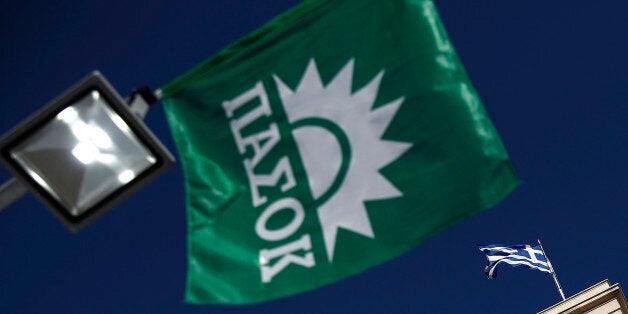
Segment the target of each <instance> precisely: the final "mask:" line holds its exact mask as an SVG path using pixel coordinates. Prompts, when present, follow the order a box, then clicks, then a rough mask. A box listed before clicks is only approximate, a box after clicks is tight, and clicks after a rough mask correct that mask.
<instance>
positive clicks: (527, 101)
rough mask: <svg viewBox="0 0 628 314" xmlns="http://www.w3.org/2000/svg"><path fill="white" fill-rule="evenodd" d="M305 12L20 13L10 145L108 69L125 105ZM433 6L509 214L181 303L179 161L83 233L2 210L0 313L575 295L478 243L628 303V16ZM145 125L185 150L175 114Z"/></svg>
mask: <svg viewBox="0 0 628 314" xmlns="http://www.w3.org/2000/svg"><path fill="white" fill-rule="evenodd" d="M298 2H299V1H266V0H264V1H262V0H235V1H234V0H231V1H183V2H182V1H159V0H157V1H130V2H129V1H113V2H105V1H98V2H96V1H63V2H62V3H57V4H55V3H54V2H53V1H15V2H12V3H5V4H4V5H3V10H1V11H0V45H1V46H2V48H1V49H0V91H1V93H0V133H3V132H6V131H8V130H9V129H10V128H12V127H13V126H14V125H16V124H17V123H18V122H20V121H21V120H22V119H24V118H26V117H27V116H28V115H29V114H30V113H32V112H33V111H35V110H37V109H38V108H39V107H40V106H42V105H43V104H45V103H47V102H48V101H49V100H51V99H52V98H54V97H55V96H57V95H58V94H59V93H61V92H62V91H63V90H65V88H67V87H68V86H70V85H71V84H73V83H75V82H76V81H78V80H79V79H80V78H82V77H83V76H84V75H86V74H87V73H89V72H90V71H92V70H94V69H99V70H100V71H101V72H103V73H104V74H105V76H107V77H108V79H109V80H110V82H111V83H112V84H113V85H114V86H116V88H117V89H118V90H119V91H120V93H122V94H127V93H128V92H129V91H131V90H132V89H133V88H134V87H137V86H140V85H150V86H152V87H155V88H156V87H160V86H162V85H164V84H166V83H168V82H170V81H171V80H173V79H174V78H176V77H177V76H179V75H180V74H183V73H184V72H185V71H187V70H188V69H190V68H191V67H192V66H194V65H196V64H197V63H198V62H200V61H202V60H203V59H205V58H207V57H209V56H211V55H212V54H214V53H216V52H218V51H219V50H220V49H221V48H222V47H224V46H226V45H227V44H229V43H230V42H232V41H234V40H236V39H238V38H240V37H241V36H244V35H245V34H247V33H249V32H251V31H253V30H254V29H255V28H257V27H258V26H260V25H262V24H263V23H264V22H265V21H267V20H269V19H271V18H272V17H274V16H276V15H277V14H279V13H280V12H282V11H284V10H285V9H287V8H289V7H291V6H293V5H295V4H297V3H298ZM435 3H436V6H437V8H438V9H439V11H440V14H441V18H442V20H443V22H444V24H445V26H446V27H447V29H448V32H449V36H450V38H451V40H452V41H453V43H454V45H455V47H456V49H457V51H458V53H459V55H460V58H461V59H462V61H463V63H464V64H465V67H466V69H467V72H468V74H469V76H470V78H471V80H472V81H473V83H474V85H475V87H476V89H477V90H478V92H479V94H480V96H481V98H482V99H483V102H484V104H485V107H486V109H487V111H488V113H489V115H490V116H491V118H492V120H493V123H494V124H495V126H496V127H497V129H498V130H499V132H500V134H501V136H502V139H503V141H504V143H505V146H506V147H507V149H508V151H509V153H510V155H511V158H512V161H513V164H514V166H515V169H516V171H517V174H518V176H519V177H520V179H521V180H522V182H523V184H522V185H521V187H520V188H519V189H517V190H516V191H515V192H514V193H513V194H512V195H511V196H509V197H508V198H506V200H505V201H503V202H502V203H500V204H499V205H498V206H496V207H494V208H492V209H489V210H487V211H485V212H483V213H480V214H478V215H476V216H474V217H472V218H470V219H468V220H466V221H464V222H462V223H460V224H458V225H456V226H454V227H453V228H451V229H449V230H446V231H444V232H442V233H441V234H439V235H437V236H435V237H434V238H432V239H430V240H428V241H427V242H425V243H424V244H422V245H420V246H418V247H416V248H415V249H413V250H411V251H410V252H408V253H407V254H405V255H403V256H401V257H399V258H397V259H395V260H393V261H391V262H389V263H386V264H383V265H380V266H377V267H375V268H373V269H371V270H368V271H366V272H364V273H362V274H360V275H357V276H354V277H351V278H349V279H346V280H343V281H341V282H338V283H335V284H332V285H329V286H327V287H324V288H321V289H318V290H314V291H311V292H308V293H304V294H301V295H297V296H294V297H289V298H285V299H280V300H277V301H273V302H269V303H264V304H258V305H252V306H243V307H234V306H197V305H190V304H185V303H184V302H183V301H182V300H183V293H184V283H185V271H186V249H185V243H186V242H185V241H186V239H185V237H186V222H185V207H184V191H183V177H182V171H181V168H180V165H176V166H175V167H173V168H172V169H171V170H170V171H169V172H167V173H166V174H165V175H163V176H162V177H160V178H159V179H158V180H156V181H154V182H153V183H151V184H150V185H149V186H148V187H146V188H145V189H143V190H141V191H140V192H139V193H137V194H135V195H133V196H132V197H131V198H130V199H128V200H126V201H125V202H123V203H122V204H121V205H119V206H118V207H116V208H115V209H113V210H112V211H110V212H108V213H107V214H106V215H104V216H103V217H102V218H101V219H100V220H99V221H97V222H96V223H94V224H93V225H91V226H89V227H88V228H86V229H85V230H83V231H82V232H81V233H79V234H72V233H70V232H69V231H67V230H66V228H65V227H64V226H63V225H62V224H61V223H60V222H58V221H57V220H56V218H55V217H54V216H53V215H51V214H50V213H49V212H48V211H47V210H46V209H45V207H44V206H43V205H41V204H40V203H39V202H38V201H36V199H35V198H34V197H33V196H30V195H28V196H26V197H24V198H23V199H21V200H19V201H18V202H16V203H14V204H13V205H12V206H10V207H9V208H7V209H6V210H5V211H3V212H2V213H0V312H1V313H252V312H286V313H322V312H325V313H335V312H337V313H353V312H367V313H533V312H536V311H539V310H541V309H543V308H545V307H547V306H550V305H552V304H553V303H555V302H557V301H559V299H560V296H559V294H558V292H557V290H556V288H555V286H554V283H553V282H552V279H551V276H549V275H545V274H543V273H540V272H535V271H531V270H525V269H510V268H509V269H502V270H501V271H500V275H499V278H498V279H497V280H492V281H489V280H487V279H486V278H485V277H484V273H483V267H484V264H485V259H484V256H483V255H482V254H481V253H480V252H479V251H478V250H477V248H476V246H475V245H476V243H492V242H503V243H525V242H528V243H533V242H535V241H536V239H539V238H540V239H541V240H542V241H543V245H544V247H545V249H546V250H547V251H548V255H549V257H550V259H551V260H552V263H553V265H554V266H555V268H556V270H557V272H558V276H559V279H560V280H561V284H562V286H563V288H564V290H565V293H566V294H567V295H572V294H574V293H576V292H578V291H580V290H582V289H584V288H587V287H589V286H591V285H593V284H595V283H597V282H599V281H601V280H603V279H605V278H608V279H610V281H611V282H612V283H615V282H619V283H620V284H622V285H623V287H624V290H626V289H627V288H628V269H626V265H628V231H627V230H628V229H627V227H628V225H627V223H626V221H627V220H628V214H627V212H628V210H627V207H626V206H627V205H626V204H627V202H626V195H627V192H628V184H627V183H626V178H627V177H628V171H627V170H628V166H626V162H627V160H628V158H627V157H628V149H627V147H628V145H627V144H628V143H627V142H628V141H627V140H628V137H627V135H628V128H627V124H628V88H627V87H626V83H627V82H628V79H627V77H628V76H627V73H628V40H627V39H628V32H627V31H626V30H628V14H627V13H626V12H628V2H626V1H625V0H608V1H585V0H573V1H569V2H564V1H562V2H561V1H550V2H546V3H543V4H541V2H536V3H535V2H529V1H497V0H490V1H489V0H476V1H439V0H436V1H435ZM374 40H377V39H376V38H374ZM146 124H147V125H148V126H149V127H150V128H151V129H152V130H153V132H154V133H155V134H156V135H157V136H158V137H159V138H160V139H161V140H162V141H163V142H164V143H165V144H166V146H167V147H169V148H170V149H171V150H172V151H175V148H174V143H173V141H172V138H171V136H170V133H169V129H168V126H167V124H166V120H165V117H164V112H163V109H162V107H161V105H160V104H157V105H155V106H154V107H153V109H152V110H151V111H150V112H149V114H148V116H147V118H146ZM9 178H10V175H9V173H8V171H6V170H5V169H4V168H2V169H1V170H0V180H3V181H4V180H7V179H9Z"/></svg>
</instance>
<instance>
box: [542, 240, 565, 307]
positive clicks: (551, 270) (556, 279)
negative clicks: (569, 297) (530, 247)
mask: <svg viewBox="0 0 628 314" xmlns="http://www.w3.org/2000/svg"><path fill="white" fill-rule="evenodd" d="M537 241H539V246H540V247H541V251H542V252H543V256H545V259H546V260H547V266H549V269H550V272H552V277H554V282H555V283H556V287H557V288H558V292H559V293H560V296H561V297H562V298H563V300H565V293H563V288H561V287H560V283H558V277H556V272H555V271H554V267H552V263H550V260H549V257H547V253H545V250H544V249H543V245H542V244H541V240H538V239H537Z"/></svg>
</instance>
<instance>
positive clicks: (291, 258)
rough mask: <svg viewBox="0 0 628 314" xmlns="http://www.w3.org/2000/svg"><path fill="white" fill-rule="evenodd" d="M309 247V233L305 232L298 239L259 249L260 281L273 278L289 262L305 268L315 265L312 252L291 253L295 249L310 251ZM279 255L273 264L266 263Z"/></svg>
mask: <svg viewBox="0 0 628 314" xmlns="http://www.w3.org/2000/svg"><path fill="white" fill-rule="evenodd" d="M311 249H312V242H311V241H310V235H309V234H306V235H303V236H302V237H301V238H300V239H299V240H297V241H293V242H290V243H288V244H285V245H282V246H280V247H277V248H274V249H271V250H266V249H264V250H260V252H259V257H260V261H261V262H262V282H270V281H271V280H273V277H275V275H277V274H278V273H279V272H281V271H282V270H284V269H285V268H286V267H288V265H290V263H294V264H297V265H301V266H303V267H307V268H311V267H312V266H314V265H316V262H315V261H314V254H312V252H307V253H305V255H304V256H299V255H294V254H292V253H293V252H295V251H297V250H303V251H310V250H311ZM279 256H281V259H280V260H279V261H277V262H276V263H275V264H274V265H271V266H269V265H268V264H270V260H272V259H273V258H277V257H279Z"/></svg>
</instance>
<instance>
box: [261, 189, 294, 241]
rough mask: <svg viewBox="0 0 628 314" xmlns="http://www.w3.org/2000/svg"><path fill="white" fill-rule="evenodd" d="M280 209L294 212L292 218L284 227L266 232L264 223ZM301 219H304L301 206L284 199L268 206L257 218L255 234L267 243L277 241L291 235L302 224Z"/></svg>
mask: <svg viewBox="0 0 628 314" xmlns="http://www.w3.org/2000/svg"><path fill="white" fill-rule="evenodd" d="M282 209H290V210H292V211H293V212H294V218H292V221H290V223H289V224H287V225H286V226H284V227H282V228H280V229H277V230H268V228H266V223H267V222H268V220H269V219H270V217H272V216H273V215H274V214H276V213H277V212H279V211H281V210H282ZM303 219H305V211H303V205H301V203H300V202H299V201H298V200H296V199H295V198H292V197H286V198H282V199H279V200H277V201H275V202H274V203H272V204H270V205H269V206H268V207H267V208H266V209H265V210H264V211H263V212H262V214H261V215H260V216H259V217H258V218H257V222H256V223H255V232H257V235H258V236H259V237H260V238H262V239H264V240H268V241H277V240H282V239H285V238H287V237H289V236H290V235H292V234H293V233H294V232H295V231H296V230H297V229H299V227H300V226H301V223H303Z"/></svg>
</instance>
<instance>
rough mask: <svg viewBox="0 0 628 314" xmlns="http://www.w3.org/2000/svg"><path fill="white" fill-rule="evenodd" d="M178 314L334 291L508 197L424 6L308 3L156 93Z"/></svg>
mask: <svg viewBox="0 0 628 314" xmlns="http://www.w3.org/2000/svg"><path fill="white" fill-rule="evenodd" d="M163 96H164V98H163V100H164V106H165V109H166V113H167V116H168V120H169V123H170V126H171V129H172V133H173V135H174V139H175V141H176V144H177V147H178V150H179V153H180V158H181V161H182V165H183V168H184V174H185V179H186V190H187V215H188V252H189V256H188V260H189V263H188V279H187V291H186V300H187V301H188V302H193V303H230V304H245V303H254V302H261V301H266V300H271V299H275V298H279V297H283V296H287V295H291V294H295V293H299V292H303V291H306V290H309V289H313V288H316V287H319V286H322V285H325V284H329V283H331V282H334V281H337V280H340V279H342V278H345V277H347V276H350V275H352V274H356V273H358V272H361V271H363V270H365V269H367V268H369V267H372V266H374V265H376V264H379V263H382V262H384V261H387V260H390V259H392V258H394V257H396V256H398V255H400V254H402V253H403V252H405V251H407V250H409V249H410V248H412V247H414V246H416V245H417V244H419V243H421V242H423V241H425V240H426V239H428V238H429V237H431V236H433V235H434V234H436V233H438V232H440V231H441V230H443V229H445V228H447V227H449V226H451V225H453V224H454V223H456V222H458V221H460V220H462V219H465V218H467V217H469V216H470V215H472V214H474V213H477V212H479V211H481V210H483V209H486V208H488V207H490V206H492V205H494V204H496V203H498V202H499V201H500V200H501V199H502V198H504V197H505V196H506V195H507V194H509V193H510V192H511V191H512V190H513V189H514V188H515V187H516V186H517V184H518V181H517V179H516V178H515V175H514V173H513V170H512V167H511V164H510V161H509V159H508V156H507V153H506V151H505V150H504V148H503V146H502V144H501V141H500V139H499V137H498V135H497V133H496V131H495V130H494V128H493V126H492V124H491V122H490V121H489V119H488V118H487V116H486V113H485V111H484V109H483V107H482V104H481V102H480V100H479V98H478V96H477V94H476V92H475V90H474V88H473V86H472V85H471V83H470V82H469V80H468V78H467V76H466V74H465V71H464V69H463V67H462V65H461V63H460V61H459V60H458V57H457V56H456V53H455V51H454V48H453V47H452V45H451V43H450V42H449V39H448V38H447V35H446V33H445V30H444V28H443V26H442V24H441V22H440V20H439V17H438V14H437V12H436V9H435V8H434V5H433V3H432V1H429V0H387V1H380V0H328V1H323V0H313V1H305V2H304V3H302V4H300V5H299V6H297V7H295V8H293V9H292V10H290V11H288V12H286V13H284V14H283V15H281V16H279V17H277V18H276V19H274V20H272V21H271V22H269V23H268V24H267V25H265V26H263V27H262V28H261V29H259V30H257V31H256V32H254V33H252V34H251V35H249V36H247V37H245V38H243V39H242V40H240V41H238V42H236V43H234V44H233V45H231V46H229V47H228V48H226V49H224V50H223V51H221V52H219V53H218V54H217V55H215V56H213V57H212V58H210V59H208V60H206V61H205V62H203V63H202V64H200V65H198V66H197V67H196V68H194V69H192V70H191V71H190V72H189V73H187V74H185V75H183V76H181V77H180V78H178V79H176V80H175V81H173V82H172V83H170V84H169V85H167V86H166V87H165V88H164V89H163Z"/></svg>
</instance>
